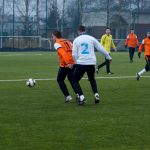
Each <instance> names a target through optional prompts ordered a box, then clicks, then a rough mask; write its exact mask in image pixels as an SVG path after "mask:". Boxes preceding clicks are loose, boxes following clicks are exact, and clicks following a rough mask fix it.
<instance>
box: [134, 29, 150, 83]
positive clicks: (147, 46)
mask: <svg viewBox="0 0 150 150" xmlns="http://www.w3.org/2000/svg"><path fill="white" fill-rule="evenodd" d="M143 49H144V51H145V60H146V66H145V68H144V69H142V70H141V71H140V72H138V73H137V77H136V79H137V80H139V79H140V77H141V75H143V74H144V73H145V72H148V71H150V30H149V31H147V37H146V38H145V39H143V41H142V44H141V45H140V47H139V52H138V56H139V58H140V57H141V52H142V50H143Z"/></svg>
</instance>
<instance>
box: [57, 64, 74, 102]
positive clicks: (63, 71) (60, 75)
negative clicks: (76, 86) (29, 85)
mask: <svg viewBox="0 0 150 150" xmlns="http://www.w3.org/2000/svg"><path fill="white" fill-rule="evenodd" d="M66 69H67V68H63V67H60V68H59V71H58V75H57V82H58V85H59V87H60V89H61V91H62V93H63V94H64V96H65V97H66V102H69V101H71V100H72V97H71V96H70V94H69V92H68V89H67V86H66V84H65V82H64V80H65V78H66V75H67V71H66Z"/></svg>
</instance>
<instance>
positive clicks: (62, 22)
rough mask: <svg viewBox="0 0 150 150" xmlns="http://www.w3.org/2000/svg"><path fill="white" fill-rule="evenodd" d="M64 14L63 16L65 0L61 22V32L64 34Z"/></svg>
mask: <svg viewBox="0 0 150 150" xmlns="http://www.w3.org/2000/svg"><path fill="white" fill-rule="evenodd" d="M64 14H65V0H63V9H62V20H61V32H62V34H63V32H64Z"/></svg>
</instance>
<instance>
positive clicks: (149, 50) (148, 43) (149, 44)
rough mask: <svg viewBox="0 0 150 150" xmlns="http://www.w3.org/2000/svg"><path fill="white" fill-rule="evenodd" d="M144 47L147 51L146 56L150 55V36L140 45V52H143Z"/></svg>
mask: <svg viewBox="0 0 150 150" xmlns="http://www.w3.org/2000/svg"><path fill="white" fill-rule="evenodd" d="M143 49H144V51H145V56H150V38H145V39H144V40H143V41H142V44H141V45H140V47H139V52H142V50H143Z"/></svg>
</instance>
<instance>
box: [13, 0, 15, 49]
mask: <svg viewBox="0 0 150 150" xmlns="http://www.w3.org/2000/svg"><path fill="white" fill-rule="evenodd" d="M14 32H15V0H13V48H14Z"/></svg>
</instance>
